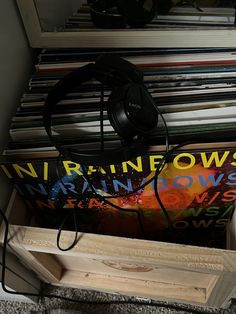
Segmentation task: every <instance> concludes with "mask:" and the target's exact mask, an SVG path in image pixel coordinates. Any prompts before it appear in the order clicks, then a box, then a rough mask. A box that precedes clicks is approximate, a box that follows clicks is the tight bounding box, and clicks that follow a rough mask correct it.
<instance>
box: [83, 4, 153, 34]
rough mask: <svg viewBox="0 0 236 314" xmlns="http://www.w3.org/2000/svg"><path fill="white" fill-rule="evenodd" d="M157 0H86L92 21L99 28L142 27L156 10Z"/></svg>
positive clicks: (150, 19) (149, 20)
mask: <svg viewBox="0 0 236 314" xmlns="http://www.w3.org/2000/svg"><path fill="white" fill-rule="evenodd" d="M157 2H158V1H157V0H90V1H89V0H88V4H89V5H90V14H91V18H92V21H93V23H94V24H95V25H96V26H97V27H100V28H124V27H125V26H126V25H127V24H128V25H130V26H132V27H143V26H144V25H146V24H147V23H149V22H151V21H152V19H153V18H154V16H155V14H156V11H157Z"/></svg>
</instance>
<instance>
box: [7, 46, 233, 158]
mask: <svg viewBox="0 0 236 314" xmlns="http://www.w3.org/2000/svg"><path fill="white" fill-rule="evenodd" d="M101 54H114V55H118V56H120V57H122V58H124V59H126V60H128V61H130V62H132V63H133V64H135V65H136V66H137V67H139V68H140V69H141V70H142V71H143V73H144V82H145V85H146V86H147V88H148V90H149V92H150V93H151V95H152V97H153V98H154V100H155V102H156V104H157V106H158V107H159V109H160V111H161V112H162V114H163V116H164V118H165V121H166V123H167V126H168V131H169V136H170V141H171V142H172V143H180V142H182V141H186V140H194V141H199V142H214V141H222V140H223V141H225V140H231V139H233V137H234V135H233V134H234V132H235V128H236V124H235V122H236V110H235V105H236V50H234V49H223V48H222V49H214V48H212V49H168V50H167V49H112V50H109V49H106V50H103V49H96V50H88V49H44V50H43V51H41V53H40V54H39V58H38V63H37V64H36V71H35V73H34V74H33V75H32V78H31V79H30V82H29V89H28V91H27V92H26V93H25V94H24V95H23V96H22V98H21V102H20V105H19V107H18V109H17V111H16V114H15V115H14V117H13V119H12V123H11V128H10V136H11V141H10V142H9V144H8V147H7V149H6V151H5V153H6V154H15V153H17V154H25V153H27V152H31V153H33V152H39V151H53V150H55V149H54V147H52V145H51V143H50V142H49V140H48V137H47V134H46V132H45V129H44V126H43V123H42V110H43V105H44V101H45V99H46V97H47V94H48V92H49V91H50V89H51V88H52V87H53V86H54V84H56V83H57V82H58V81H59V80H60V79H61V78H63V76H64V75H66V74H67V73H69V72H70V71H72V70H74V69H77V68H79V67H81V66H83V65H85V64H87V63H89V62H93V61H94V60H96V58H97V57H98V56H99V55H101ZM104 90H105V92H104V95H105V98H104V101H105V105H106V101H107V99H108V97H109V94H110V92H111V90H110V89H109V88H108V87H106V86H105V87H104ZM100 101H101V84H100V83H98V82H97V81H95V80H91V81H89V82H85V83H84V84H82V85H81V86H78V87H76V88H75V89H74V90H72V91H71V92H70V93H69V94H67V95H66V96H65V98H64V99H63V100H62V101H60V102H59V103H58V105H57V108H56V111H55V112H54V114H53V121H52V124H53V134H54V136H55V137H60V139H61V141H63V142H64V143H65V144H66V145H67V144H68V145H79V147H81V149H89V148H92V147H95V146H96V147H97V145H99V142H100V135H101V132H100V131H101V129H100ZM103 119H104V120H103V129H104V139H105V145H107V148H113V147H114V146H116V145H118V143H120V139H119V136H118V135H117V134H116V133H115V131H114V129H113V128H112V126H111V125H110V122H109V119H108V117H107V112H106V106H104V112H103ZM150 142H151V143H153V144H161V143H164V142H165V128H164V125H163V121H161V119H159V122H158V125H157V128H156V130H155V131H154V132H153V134H152V136H151V138H150Z"/></svg>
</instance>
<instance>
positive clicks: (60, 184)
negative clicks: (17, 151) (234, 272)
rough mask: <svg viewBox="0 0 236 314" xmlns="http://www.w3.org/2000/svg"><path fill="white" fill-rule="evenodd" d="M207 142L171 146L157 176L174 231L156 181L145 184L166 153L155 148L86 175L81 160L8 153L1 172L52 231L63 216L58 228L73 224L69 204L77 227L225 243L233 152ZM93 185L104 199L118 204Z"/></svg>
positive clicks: (233, 194)
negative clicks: (19, 157) (25, 157)
mask: <svg viewBox="0 0 236 314" xmlns="http://www.w3.org/2000/svg"><path fill="white" fill-rule="evenodd" d="M230 145H231V148H229V146H230ZM208 146H209V148H207V144H206V145H205V146H204V145H202V146H201V145H195V146H194V145H192V146H191V149H190V146H189V149H181V150H179V151H176V152H174V153H173V155H172V156H171V157H170V159H169V160H168V162H167V163H166V165H165V167H164V169H163V171H162V172H161V174H160V175H159V176H158V177H157V190H158V194H159V197H160V199H161V202H162V203H163V205H164V207H165V208H166V210H167V213H168V216H169V218H170V220H171V223H172V226H173V231H170V226H169V224H168V221H167V219H166V216H165V214H164V212H163V210H162V207H161V205H160V203H159V202H158V201H157V199H156V197H155V193H154V187H155V185H154V182H153V181H151V183H150V184H148V185H147V186H144V187H143V188H142V186H143V185H144V184H145V183H146V182H148V181H149V180H151V179H152V178H153V177H154V175H155V170H156V168H157V167H158V165H159V164H160V162H161V159H162V158H163V156H164V151H160V150H159V149H158V147H153V148H152V150H151V151H149V152H148V153H147V154H146V155H145V156H143V157H138V158H136V159H134V160H132V161H128V162H123V163H122V164H118V165H109V166H106V167H95V166H90V167H88V168H86V177H85V176H84V169H82V167H81V165H79V164H77V163H74V162H71V161H69V160H61V159H60V160H59V159H58V158H56V157H51V158H47V157H46V156H44V158H41V159H39V158H35V159H33V158H30V159H29V160H16V159H15V156H12V157H11V158H9V159H8V157H7V156H6V157H5V161H3V160H2V161H1V165H0V169H1V170H0V171H1V172H2V174H3V175H5V176H6V177H7V178H8V179H9V180H10V181H11V182H12V184H13V186H14V188H15V189H16V190H17V191H18V193H19V195H21V196H22V198H23V200H24V201H25V202H26V204H27V207H28V209H29V211H30V212H31V213H32V214H33V215H34V219H35V221H36V223H37V225H38V226H39V227H46V228H56V229H57V228H59V227H60V226H61V224H62V221H63V220H64V219H65V217H66V215H68V219H66V221H65V222H64V225H63V227H64V228H65V229H69V230H73V229H74V226H73V210H74V211H75V213H76V217H77V222H78V226H79V230H80V231H81V232H91V233H97V234H107V235H116V236H125V237H132V238H145V239H151V240H159V241H169V242H178V243H185V244H192V245H201V246H210V247H211V246H212V247H224V246H225V232H226V227H227V224H228V222H229V220H230V218H231V216H232V214H233V211H234V202H235V200H236V190H235V180H236V173H235V166H236V152H235V147H233V144H232V143H223V144H222V143H221V144H215V145H214V144H209V145H208ZM214 146H215V148H214ZM201 147H202V148H201ZM88 178H89V182H88V181H87V179H88ZM91 185H92V186H93V188H91ZM140 187H141V188H140ZM92 189H95V191H96V192H97V193H98V194H99V195H102V196H104V197H109V198H108V199H107V200H109V201H110V202H111V203H112V204H113V205H115V207H116V208H114V207H113V206H112V205H110V204H106V203H105V202H104V201H102V200H101V199H100V198H99V197H97V196H96V195H94V192H93V190H92ZM117 206H119V207H121V208H122V210H119V209H117Z"/></svg>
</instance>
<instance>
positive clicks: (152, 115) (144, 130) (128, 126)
mask: <svg viewBox="0 0 236 314" xmlns="http://www.w3.org/2000/svg"><path fill="white" fill-rule="evenodd" d="M107 112H108V117H109V119H110V123H111V125H112V126H113V128H114V130H115V131H116V132H117V133H118V134H119V135H120V136H121V137H122V138H124V139H128V140H129V139H133V138H134V137H135V136H140V135H141V136H147V135H148V134H149V133H150V132H151V131H153V129H154V128H156V126H157V122H158V114H157V111H156V109H155V104H154V101H153V99H152V97H151V96H150V94H149V93H148V91H147V89H146V88H145V87H144V86H143V85H141V84H135V83H130V84H126V85H123V86H120V87H117V88H114V89H113V91H112V93H111V95H110V97H109V100H108V103H107Z"/></svg>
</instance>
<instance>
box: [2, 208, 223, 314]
mask: <svg viewBox="0 0 236 314" xmlns="http://www.w3.org/2000/svg"><path fill="white" fill-rule="evenodd" d="M0 215H1V216H2V218H3V222H4V224H5V232H4V239H3V244H2V272H1V275H2V278H1V286H2V290H3V291H4V292H6V293H9V294H13V295H24V296H31V297H38V298H42V297H44V298H49V299H52V298H56V299H59V300H63V301H67V302H73V303H77V304H90V305H112V304H113V305H115V304H119V305H121V304H127V305H137V306H151V307H164V308H170V309H173V310H177V311H186V312H189V313H195V314H212V311H208V310H206V309H204V308H199V309H197V308H195V309H189V308H188V307H185V306H184V305H174V304H167V303H165V302H157V301H153V300H147V301H140V300H132V299H128V300H107V301H101V300H76V299H72V298H68V297H64V296H59V295H57V294H44V293H43V291H41V292H40V293H30V292H21V291H20V292H17V291H13V290H9V289H8V288H7V287H6V283H5V279H6V251H7V241H8V233H9V221H8V219H7V217H6V215H5V213H4V212H3V210H2V209H1V208H0ZM221 314H222V313H221Z"/></svg>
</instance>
